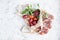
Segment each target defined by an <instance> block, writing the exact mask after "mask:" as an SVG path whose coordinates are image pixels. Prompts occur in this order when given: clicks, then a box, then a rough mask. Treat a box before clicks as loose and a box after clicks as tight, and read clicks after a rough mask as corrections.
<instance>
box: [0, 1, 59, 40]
mask: <svg viewBox="0 0 60 40" xmlns="http://www.w3.org/2000/svg"><path fill="white" fill-rule="evenodd" d="M59 1H60V0H40V1H39V0H36V1H34V0H33V1H28V0H26V1H24V0H0V40H23V39H24V40H28V39H29V40H34V39H35V38H36V40H58V39H59V40H60V31H59V30H60V27H59V26H60V14H59V13H60V12H59V11H60V8H59ZM27 3H31V4H33V3H40V8H42V9H44V10H46V11H47V12H49V13H52V14H53V15H54V17H55V19H54V23H53V28H52V29H51V31H50V32H49V33H48V34H47V35H45V36H44V37H43V36H42V37H41V36H40V37H39V36H36V35H35V34H33V35H32V36H31V35H29V34H27V35H26V34H23V33H21V32H20V28H21V26H22V25H23V24H24V23H23V19H22V18H21V17H20V16H18V14H16V12H17V10H16V8H17V6H18V5H20V4H27ZM28 36H30V38H29V37H28ZM24 37H25V38H26V39H25V38H24ZM27 37H28V38H27ZM31 38H32V39H31Z"/></svg>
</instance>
